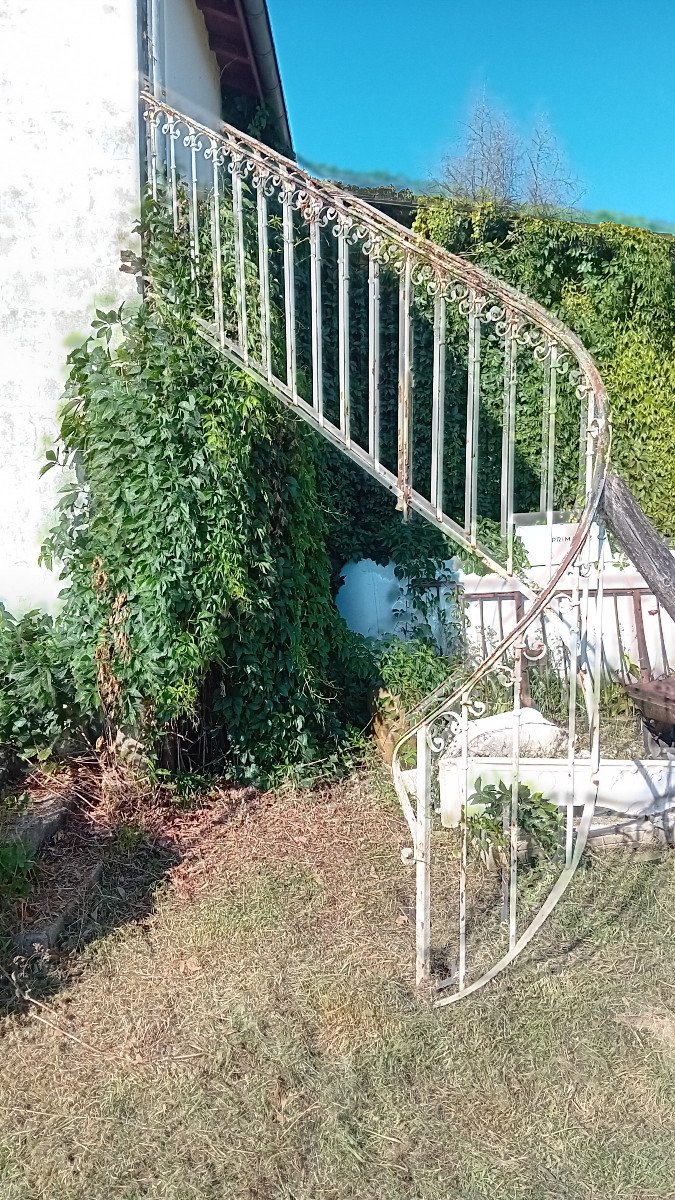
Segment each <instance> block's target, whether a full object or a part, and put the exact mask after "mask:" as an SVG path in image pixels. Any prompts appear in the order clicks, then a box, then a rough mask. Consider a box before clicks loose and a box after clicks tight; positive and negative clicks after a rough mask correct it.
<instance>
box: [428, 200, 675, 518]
mask: <svg viewBox="0 0 675 1200" xmlns="http://www.w3.org/2000/svg"><path fill="white" fill-rule="evenodd" d="M416 228H417V230H418V231H419V232H420V233H422V234H424V236H426V237H428V238H430V239H431V240H432V241H435V242H437V243H438V244H440V245H442V246H444V247H445V248H446V249H448V250H451V251H453V252H454V253H458V254H462V255H464V256H467V257H470V258H471V259H472V260H474V261H476V262H478V263H480V264H481V265H482V266H484V267H486V268H487V269H488V270H490V271H492V272H493V273H494V274H495V275H498V276H499V277H500V278H503V279H505V280H507V281H508V282H509V283H512V284H514V285H515V286H516V287H518V288H520V289H521V290H522V291H523V292H525V293H526V294H527V295H529V296H531V297H532V298H533V299H536V300H539V301H540V303H542V304H543V305H545V306H546V307H547V308H549V309H551V310H552V311H554V312H555V313H557V314H558V315H559V316H560V318H561V319H562V320H563V321H564V322H565V323H566V324H567V325H569V326H570V327H571V328H572V329H574V330H575V332H576V333H578V335H579V336H580V337H581V339H582V341H583V342H584V344H585V345H586V346H587V348H588V349H589V350H590V351H591V353H592V354H593V355H594V356H595V358H596V360H597V362H598V364H599V367H600V370H601V373H602V375H603V379H604V381H605V383H606V385H607V388H608V392H609V396H610V402H611V413H612V425H613V442H612V459H613V463H614V466H615V467H616V469H617V470H619V471H620V473H621V474H622V475H623V476H624V478H625V479H626V481H627V483H628V484H629V485H630V487H631V488H632V490H633V492H634V493H635V496H636V497H637V499H638V501H639V502H640V504H641V505H642V507H643V508H644V509H645V511H646V512H647V514H648V515H649V516H650V517H651V518H652V520H654V521H655V523H656V524H657V525H658V527H659V528H660V529H661V530H662V532H663V533H665V534H666V535H668V536H673V535H675V505H674V504H673V501H672V497H673V494H674V493H675V421H674V420H673V412H674V411H675V240H674V239H673V238H671V237H667V236H663V235H658V234H653V233H650V232H648V231H646V230H640V229H629V228H624V227H622V226H617V225H597V226H584V225H580V224H575V223H573V222H571V221H568V220H562V219H559V218H545V219H543V218H535V217H532V216H528V215H524V214H516V215H505V214H504V213H503V212H497V211H496V210H495V209H494V208H493V207H492V206H490V205H484V206H482V207H476V208H473V209H470V208H467V207H466V206H463V205H460V204H456V203H453V202H450V201H446V200H440V199H435V200H433V201H430V202H428V203H426V204H425V205H424V206H423V207H422V208H421V209H420V212H419V214H418V217H417V221H416ZM558 470H559V466H558V464H556V471H558Z"/></svg>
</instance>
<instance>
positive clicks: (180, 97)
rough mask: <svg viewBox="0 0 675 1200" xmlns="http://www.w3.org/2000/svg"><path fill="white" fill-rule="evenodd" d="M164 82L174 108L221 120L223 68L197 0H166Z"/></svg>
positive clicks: (200, 118) (197, 117) (206, 122)
mask: <svg viewBox="0 0 675 1200" xmlns="http://www.w3.org/2000/svg"><path fill="white" fill-rule="evenodd" d="M160 30H161V32H160V42H161V45H160V47H159V51H158V52H159V58H160V63H161V64H162V65H161V67H160V73H161V76H162V78H161V82H162V84H163V86H164V88H165V89H166V98H167V100H168V101H169V103H170V104H172V105H173V107H174V108H177V109H179V110H180V111H181V112H184V113H186V114H187V116H189V117H194V118H195V120H197V121H201V122H202V124H204V125H208V126H209V127H213V126H214V125H215V124H217V122H218V121H219V120H220V117H221V111H222V104H221V97H220V72H219V68H218V61H217V59H216V56H215V54H214V53H213V52H212V50H211V48H210V47H209V39H208V34H207V32H206V25H205V24H204V17H203V16H202V14H201V12H200V11H199V9H198V8H197V6H196V4H195V3H194V0H163V10H162V12H161V20H160Z"/></svg>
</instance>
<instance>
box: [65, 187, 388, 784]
mask: <svg viewBox="0 0 675 1200" xmlns="http://www.w3.org/2000/svg"><path fill="white" fill-rule="evenodd" d="M145 236H146V260H145V262H144V264H143V269H144V277H145V280H146V292H145V299H144V301H143V302H142V303H141V304H140V305H138V306H136V307H135V308H125V307H123V308H121V309H119V310H117V311H112V312H99V313H98V314H97V319H96V322H95V330H94V336H92V337H91V338H90V339H89V340H88V341H87V342H86V343H85V344H84V345H82V346H81V347H79V348H78V349H76V350H74V351H73V352H72V354H71V355H70V358H69V368H70V374H69V379H68V384H67V387H66V394H65V398H64V403H63V406H62V409H61V428H60V443H59V452H58V455H57V454H56V453H53V454H52V456H51V461H50V464H49V465H58V466H59V467H60V468H62V469H63V470H64V482H63V485H62V489H61V499H60V503H59V513H58V520H57V522H56V524H55V527H54V529H53V531H52V533H51V535H50V537H49V538H48V540H47V543H46V546H45V549H44V558H45V561H47V562H48V563H50V564H51V563H52V562H55V561H57V560H58V561H59V562H60V563H61V564H62V570H63V575H64V577H65V578H66V579H67V587H66V591H65V596H64V603H63V609H62V612H61V614H60V617H59V630H60V637H61V641H62V645H63V647H64V650H65V653H66V656H67V660H68V662H69V664H70V669H71V671H72V676H73V679H74V683H75V693H76V698H77V704H78V705H79V706H80V708H81V709H82V710H83V711H85V712H98V713H99V714H100V717H101V719H102V721H103V722H104V724H105V725H106V726H107V727H109V728H115V727H120V726H122V727H124V726H133V727H135V728H140V729H142V730H143V732H144V734H145V737H146V739H147V738H148V737H149V738H151V739H154V741H155V742H156V743H157V744H158V745H162V742H164V745H165V750H166V741H167V734H168V735H169V737H168V741H169V743H170V757H171V755H173V760H174V761H175V759H176V758H179V759H180V760H181V761H182V762H184V763H189V764H192V765H194V763H195V762H198V763H203V762H213V761H220V762H221V763H225V764H227V763H230V764H235V763H236V766H237V770H238V771H240V772H241V771H243V772H245V773H248V774H250V775H256V773H259V772H260V771H265V770H267V769H269V768H270V767H272V766H274V765H277V764H278V763H280V762H283V761H288V762H294V761H298V760H302V759H303V758H312V757H316V756H317V755H318V754H319V753H321V750H322V748H325V746H326V745H327V744H329V743H331V742H332V743H335V741H336V740H337V739H339V737H340V731H341V718H348V717H349V715H350V713H349V705H348V703H347V700H348V697H349V693H350V692H355V695H356V699H357V701H358V698H359V696H361V695H363V692H364V681H365V679H367V678H368V676H369V672H372V664H371V662H370V658H369V656H368V654H367V652H366V651H365V649H364V648H363V647H362V646H361V644H360V643H359V640H358V639H357V638H356V637H354V636H353V635H350V634H349V632H348V631H347V629H346V627H345V626H344V623H343V622H342V620H341V618H340V617H339V616H338V614H337V611H336V609H335V607H334V604H333V601H332V598H331V595H330V588H329V575H330V571H329V562H328V557H327V553H326V549H325V526H324V521H323V518H322V515H321V510H320V508H319V506H318V505H317V502H316V487H317V484H316V475H317V456H316V447H315V444H314V439H313V438H312V436H311V435H310V433H309V431H307V430H306V429H305V428H304V427H303V426H301V424H300V423H299V422H298V421H297V420H295V419H294V418H293V417H292V416H290V415H289V414H288V413H287V412H286V411H285V410H283V409H282V408H281V406H280V405H279V404H278V403H277V402H276V401H275V400H274V399H273V398H272V397H270V396H269V394H268V393H267V392H266V391H265V390H264V389H262V388H260V387H258V386H257V385H256V384H254V383H253V382H252V380H251V379H250V378H249V377H248V376H247V375H246V374H244V373H243V372H241V371H239V370H237V369H236V368H235V367H233V366H232V365H231V364H229V363H228V361H227V360H226V359H225V358H224V357H223V356H222V354H220V353H219V352H218V351H216V350H214V349H212V348H211V347H210V346H209V345H208V344H207V342H205V341H204V339H203V338H201V337H200V336H199V334H198V333H197V332H196V331H195V328H194V324H193V322H192V320H191V308H190V306H189V305H188V303H187V293H188V290H189V283H190V281H189V278H188V279H187V280H185V279H183V278H182V277H181V276H180V274H178V273H176V272H175V271H174V260H175V258H176V252H177V245H176V243H177V242H178V241H179V240H180V231H179V233H178V235H175V234H174V233H173V230H168V229H167V225H166V221H165V217H164V214H163V213H162V212H161V211H160V209H159V206H158V207H157V208H155V207H153V205H152V204H149V205H148V209H147V211H146V214H145ZM359 671H361V673H362V675H363V680H362V681H361V683H360V685H359V686H357V687H356V688H355V687H354V686H353V680H354V678H355V677H357V676H358V673H359ZM350 675H351V680H350V678H349V676H350ZM343 701H344V703H343ZM343 723H344V722H342V724H343Z"/></svg>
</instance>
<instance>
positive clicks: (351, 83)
mask: <svg viewBox="0 0 675 1200" xmlns="http://www.w3.org/2000/svg"><path fill="white" fill-rule="evenodd" d="M268 5H269V10H270V16H271V20H272V26H273V30H274V37H275V42H276V46H277V53H278V56H279V64H280V68H281V75H282V79H283V83H284V90H285V93H286V102H287V105H288V110H289V116H290V122H291V129H292V133H293V138H294V143H295V148H296V151H297V153H298V154H299V155H301V156H302V157H303V158H306V159H310V160H312V161H314V162H322V163H334V164H337V165H338V166H342V167H349V168H351V169H353V170H364V171H369V170H384V171H390V172H392V173H393V174H405V175H407V176H410V177H413V178H422V179H425V178H429V177H431V176H433V175H434V173H435V172H436V170H437V168H438V165H439V162H440V159H441V158H442V156H443V153H444V151H447V150H449V149H451V148H452V145H453V143H454V142H456V140H457V138H458V137H459V135H460V133H461V126H462V122H463V120H464V119H465V118H466V115H467V111H468V108H469V106H470V102H471V99H472V97H475V96H476V95H477V94H478V95H479V94H481V93H482V92H483V91H485V92H486V93H487V95H488V96H489V97H490V98H491V99H492V100H493V101H494V102H495V103H496V104H498V105H499V106H500V107H501V108H503V109H504V110H505V111H506V112H507V113H508V115H509V116H510V117H511V119H512V120H513V122H514V123H515V124H516V125H518V126H519V127H521V128H522V129H523V130H524V131H526V130H527V129H528V128H529V127H531V125H532V124H533V122H534V121H535V120H536V119H537V117H540V116H544V117H545V118H546V119H547V121H548V124H549V125H550V127H551V128H552V129H553V131H554V133H555V134H556V137H557V139H558V142H559V144H560V145H561V147H562V149H563V151H564V153H565V156H566V158H567V161H568V162H569V165H570V167H571V169H572V171H573V173H574V174H575V175H576V176H577V177H578V178H579V180H580V181H581V184H582V187H583V195H582V196H581V198H580V201H579V203H580V204H581V205H582V206H583V207H584V208H590V209H597V208H609V209H614V210H618V211H621V212H625V213H633V214H640V215H643V216H648V217H652V218H660V219H662V220H667V221H673V220H675V0H642V2H635V0H633V2H629V0H585V2H584V0H567V2H565V0H510V2H509V0H481V3H476V2H475V0H474V2H473V3H472V2H471V0H268Z"/></svg>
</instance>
